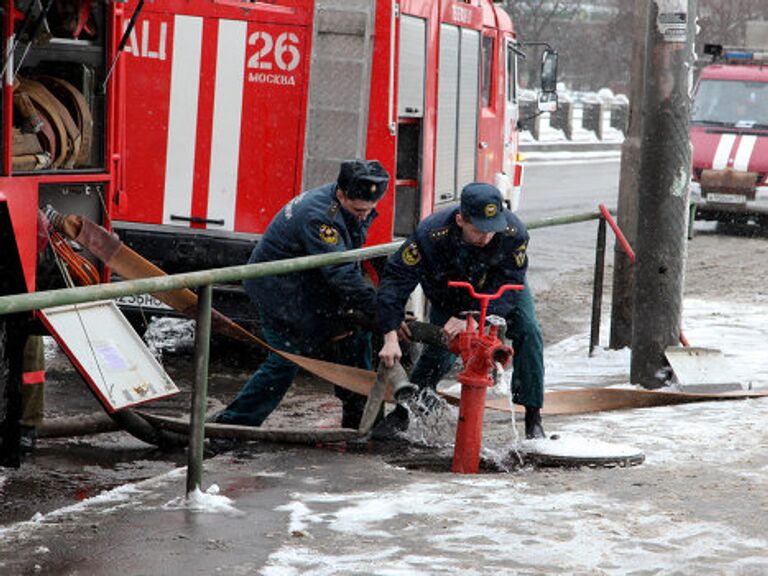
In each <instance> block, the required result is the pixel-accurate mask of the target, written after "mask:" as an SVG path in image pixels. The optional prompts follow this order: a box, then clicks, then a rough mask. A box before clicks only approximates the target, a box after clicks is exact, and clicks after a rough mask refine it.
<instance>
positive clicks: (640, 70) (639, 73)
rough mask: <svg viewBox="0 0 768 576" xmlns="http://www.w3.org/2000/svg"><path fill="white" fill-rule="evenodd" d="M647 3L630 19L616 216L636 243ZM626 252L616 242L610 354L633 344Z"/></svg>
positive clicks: (642, 0)
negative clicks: (625, 119) (625, 113)
mask: <svg viewBox="0 0 768 576" xmlns="http://www.w3.org/2000/svg"><path fill="white" fill-rule="evenodd" d="M648 2H649V0H635V9H634V14H633V15H632V18H633V20H634V23H635V26H634V30H635V37H634V40H633V42H632V64H631V85H630V92H629V123H628V125H627V134H626V137H625V138H624V143H623V144H622V145H621V175H620V177H619V200H618V204H617V206H616V215H617V219H618V221H619V222H620V223H621V228H622V230H623V231H624V234H625V236H626V237H627V240H629V243H630V244H631V245H635V243H636V240H637V202H638V184H639V172H640V136H641V130H642V117H643V115H642V103H643V91H644V89H645V66H644V63H645V23H646V21H647V20H648V16H647V14H648ZM634 270H635V269H634V266H632V263H631V262H630V261H629V259H628V257H627V254H626V252H625V251H624V250H623V249H622V247H621V246H620V245H619V243H618V242H617V243H616V244H615V246H614V250H613V291H612V296H611V335H610V340H609V347H610V348H611V349H612V350H619V349H621V348H626V347H628V346H629V345H630V344H631V343H632V307H633V305H634V303H633V299H634V286H635V271H634Z"/></svg>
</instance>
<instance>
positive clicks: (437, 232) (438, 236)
mask: <svg viewBox="0 0 768 576" xmlns="http://www.w3.org/2000/svg"><path fill="white" fill-rule="evenodd" d="M450 231H451V227H450V226H443V227H442V228H435V229H434V230H432V231H431V232H430V233H429V239H430V240H433V241H435V240H442V239H444V238H447V237H448V233H449V232H450Z"/></svg>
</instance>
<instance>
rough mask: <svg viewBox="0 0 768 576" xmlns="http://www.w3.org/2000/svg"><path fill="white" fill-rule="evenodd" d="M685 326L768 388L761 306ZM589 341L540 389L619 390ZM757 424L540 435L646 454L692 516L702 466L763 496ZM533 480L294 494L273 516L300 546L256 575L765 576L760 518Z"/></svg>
mask: <svg viewBox="0 0 768 576" xmlns="http://www.w3.org/2000/svg"><path fill="white" fill-rule="evenodd" d="M684 318H685V326H686V333H687V335H688V338H689V339H690V340H691V342H692V343H694V344H695V345H697V346H706V347H716V348H720V349H721V350H723V352H724V354H725V355H726V357H728V358H729V359H730V360H731V361H732V364H733V366H734V368H735V370H736V371H737V373H738V375H739V377H740V378H741V379H742V380H743V381H744V382H745V383H746V382H751V384H752V386H753V387H754V388H756V389H759V388H768V358H767V357H766V354H765V347H764V345H763V343H764V342H765V341H766V336H768V307H766V306H754V307H750V306H744V305H735V304H730V303H728V302H705V301H699V300H688V301H686V302H685V312H684ZM587 343H588V336H587V335H586V334H581V335H579V336H577V337H574V338H569V339H567V340H565V341H563V342H560V343H558V344H557V345H555V346H552V347H550V348H549V349H548V350H547V358H548V362H547V370H548V382H553V381H554V382H558V381H560V382H563V383H568V384H569V385H573V384H574V383H578V384H582V385H586V384H588V383H592V384H594V383H595V382H596V381H599V380H602V379H604V380H607V381H608V382H613V381H616V380H617V379H623V381H624V382H625V385H626V380H627V372H628V366H629V352H628V351H627V350H621V351H617V352H610V351H598V352H599V353H598V354H596V355H595V356H594V357H593V358H588V357H587ZM766 421H768V399H761V400H747V401H732V402H710V403H700V404H688V405H683V406H669V407H662V408H649V409H641V410H632V411H620V412H609V413H601V414H591V415H586V416H579V417H571V418H567V419H563V420H559V421H558V425H557V427H556V429H555V428H552V427H549V428H548V432H549V433H552V432H557V433H559V434H560V435H561V436H562V437H563V438H586V439H588V438H590V437H591V438H603V439H605V440H609V441H610V442H611V443H617V444H620V443H626V444H630V445H634V446H637V447H639V448H640V449H641V450H642V451H643V452H644V453H645V454H646V461H645V464H643V466H642V467H641V468H643V469H644V472H645V473H647V474H650V475H651V477H653V478H664V477H667V476H670V475H673V476H676V477H678V478H680V479H682V487H681V488H671V489H670V491H671V492H675V490H676V489H679V490H680V491H681V492H682V494H681V495H676V496H675V498H677V499H678V500H684V499H685V498H686V497H688V496H692V497H693V500H694V502H693V504H692V505H693V507H694V509H695V508H696V502H695V499H696V496H695V495H693V494H686V487H687V485H686V481H685V478H696V476H697V474H698V473H699V471H700V470H701V468H702V467H717V469H723V475H724V476H728V475H733V476H735V477H736V478H737V480H738V479H739V478H740V479H741V481H742V482H743V483H744V484H743V485H744V489H745V490H749V491H757V492H759V493H764V491H765V489H766V488H768V480H767V478H768V463H766V462H767V461H766V458H765V452H766V448H765V439H766V435H765V433H764V427H765V426H764V423H765V422H766ZM545 425H546V422H545ZM582 447H583V446H582ZM598 448H599V446H598ZM745 462H746V463H747V464H746V466H745V464H744V463H745ZM607 473H611V474H616V475H619V474H621V471H619V470H615V471H607ZM523 478H525V479H524V480H523ZM536 480H537V478H531V477H530V476H529V475H526V476H523V477H521V475H519V474H514V473H513V474H509V475H496V476H487V475H481V476H465V477H462V476H455V475H443V476H439V477H437V478H432V479H427V478H421V479H420V480H418V481H414V482H410V483H408V484H406V485H403V486H393V489H392V490H391V491H388V492H386V493H382V492H381V491H367V490H358V491H354V492H351V493H349V492H347V493H326V492H316V491H311V490H310V491H306V492H296V493H294V494H292V495H291V501H290V502H289V503H287V504H285V505H284V506H282V507H281V508H280V509H282V510H284V511H287V512H288V513H289V514H290V519H289V521H288V523H287V526H286V529H287V530H289V531H297V530H298V531H300V532H301V533H302V534H303V535H306V536H307V537H308V538H306V539H303V540H302V543H303V545H301V546H297V545H295V544H291V545H287V546H284V547H283V548H281V549H280V550H278V551H277V552H276V553H274V554H273V555H272V556H271V558H270V561H269V564H268V565H267V566H266V567H265V568H264V569H263V570H262V574H264V575H266V576H284V575H285V576H287V575H294V574H313V575H323V574H339V573H350V574H351V573H360V571H362V572H363V573H365V572H367V573H376V574H392V575H395V574H397V575H408V574H438V573H455V572H459V571H461V572H462V573H466V574H488V573H499V574H516V573H554V572H552V570H553V569H554V568H555V567H556V568H557V569H556V573H568V574H574V573H575V574H628V573H630V572H631V573H634V574H668V573H677V574H695V573H707V574H712V573H714V574H764V573H766V571H768V553H766V549H767V547H768V539H767V538H768V532H767V531H766V528H768V526H766V521H765V520H763V523H762V526H760V525H758V526H754V529H753V530H749V531H746V532H745V531H744V530H740V529H738V528H736V527H734V526H733V525H730V524H728V523H726V522H724V521H723V522H720V521H718V520H717V519H716V518H715V519H713V518H712V516H711V514H702V515H699V514H697V513H695V512H690V511H686V506H691V504H690V503H687V502H677V503H678V505H679V508H675V507H672V506H670V505H668V502H667V499H666V498H665V497H659V498H658V499H657V498H654V494H653V491H649V492H648V493H644V490H642V489H641V490H638V491H637V492H638V493H639V496H638V497H636V498H630V499H628V498H627V497H626V496H625V495H624V496H622V497H619V496H618V495H614V494H611V493H610V492H607V491H606V490H605V489H604V487H603V486H602V484H601V482H599V481H598V482H594V483H592V484H591V485H589V484H588V485H587V487H584V486H581V487H579V488H577V489H573V490H571V489H568V488H566V489H565V490H562V487H559V490H548V489H546V488H544V487H542V486H538V485H537V484H536ZM691 482H693V481H691ZM639 485H641V483H638V486H639ZM691 490H695V488H693V487H691ZM726 500H727V496H726ZM673 501H676V500H673ZM766 512H768V511H766ZM762 517H763V518H765V515H763V516H762ZM329 533H330V535H329ZM321 534H322V536H320V535H321ZM352 542H355V544H352ZM361 542H362V543H363V544H362V545H361V544H360V543H361ZM361 548H365V550H366V552H365V553H361Z"/></svg>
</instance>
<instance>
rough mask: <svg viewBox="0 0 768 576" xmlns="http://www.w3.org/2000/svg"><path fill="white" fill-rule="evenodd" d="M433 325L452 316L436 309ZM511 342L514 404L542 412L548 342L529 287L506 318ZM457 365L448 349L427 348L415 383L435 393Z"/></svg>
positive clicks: (416, 370)
mask: <svg viewBox="0 0 768 576" xmlns="http://www.w3.org/2000/svg"><path fill="white" fill-rule="evenodd" d="M431 308H432V309H431V312H430V315H429V321H430V322H431V323H432V324H436V325H438V326H443V325H444V324H445V323H446V322H447V321H448V319H449V318H450V317H451V315H450V314H449V313H448V312H446V311H445V310H441V309H440V308H438V307H437V306H434V305H432V307H431ZM505 320H506V321H507V333H506V334H507V338H509V339H510V340H511V341H512V347H513V348H514V351H515V354H514V356H513V357H512V368H513V372H512V401H513V402H514V403H515V404H522V405H523V406H530V407H531V408H541V407H542V406H543V404H544V341H543V339H542V337H541V329H540V327H539V322H538V320H537V319H536V310H535V307H534V302H533V295H532V294H531V291H530V288H528V286H527V285H526V287H525V289H524V290H522V291H520V292H518V293H516V295H515V307H514V309H513V310H512V312H511V313H510V314H509V315H508V316H507V317H506V318H505ZM455 361H456V355H455V354H452V353H451V352H450V351H449V350H448V349H447V348H443V347H439V346H429V345H428V346H425V347H424V351H423V352H422V354H421V356H420V357H419V359H418V360H417V361H416V365H415V366H414V367H413V370H412V372H411V382H413V383H414V384H416V385H417V386H419V387H420V388H424V387H429V388H432V389H434V388H435V387H436V386H437V383H438V382H439V381H440V379H441V378H442V377H443V376H445V375H446V374H447V373H448V371H449V370H450V369H451V367H452V366H453V364H454V362H455Z"/></svg>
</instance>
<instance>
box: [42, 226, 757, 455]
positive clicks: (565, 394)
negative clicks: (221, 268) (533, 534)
mask: <svg viewBox="0 0 768 576" xmlns="http://www.w3.org/2000/svg"><path fill="white" fill-rule="evenodd" d="M50 218H51V221H52V224H53V225H54V228H55V229H56V230H57V231H59V232H61V233H62V234H63V235H64V236H65V237H67V238H69V239H71V240H74V241H76V242H77V243H79V244H80V245H82V246H84V247H85V248H87V249H88V250H89V251H90V252H91V253H92V254H93V255H94V256H96V257H97V258H98V259H99V260H101V261H102V262H103V263H104V264H105V265H107V266H108V267H110V268H111V269H112V270H113V271H115V272H117V273H118V274H119V275H120V276H121V277H123V278H125V279H128V280H130V279H138V278H146V277H154V276H161V275H165V273H164V272H163V271H162V270H160V269H159V268H158V267H156V266H155V265H153V264H151V263H150V262H148V261H147V260H145V259H144V258H142V257H141V256H140V255H138V254H137V253H135V252H134V251H133V250H131V249H130V248H128V247H127V246H125V245H124V244H123V243H122V242H121V241H120V240H119V239H118V238H117V236H115V235H113V234H110V233H109V232H107V231H106V230H105V229H104V228H102V227H100V226H98V225H96V224H95V223H93V222H91V221H90V220H88V219H86V218H82V217H80V216H76V215H68V216H64V215H61V214H56V213H51V214H50ZM154 295H155V296H156V297H157V298H158V299H159V300H161V301H163V302H165V303H166V304H168V305H169V306H171V307H172V308H173V309H175V310H177V311H178V312H180V313H181V314H183V315H185V316H188V317H194V315H195V313H196V309H197V296H196V294H195V293H194V292H192V291H191V290H189V289H181V290H174V291H170V292H163V293H157V294H154ZM212 327H213V329H214V331H216V332H218V333H219V334H223V335H225V336H229V337H231V338H234V339H236V340H238V341H242V342H246V343H250V344H255V345H259V346H261V347H264V348H266V349H268V350H271V351H274V352H275V353H277V354H279V355H281V356H282V357H284V358H286V359H288V360H290V361H292V362H294V363H295V364H297V365H298V366H300V367H302V368H304V369H305V370H307V371H308V372H310V373H312V374H314V375H316V376H319V377H320V378H322V379H324V380H326V381H328V382H331V383H333V384H336V385H339V386H342V387H343V388H345V389H347V390H350V391H353V392H357V393H358V394H363V395H369V394H370V393H371V390H372V388H373V387H374V384H377V382H380V381H381V380H382V378H381V377H379V378H377V374H376V373H374V372H371V371H368V370H364V369H362V368H354V367H350V366H344V365H339V364H334V363H331V362H326V361H323V360H316V359H312V358H305V357H302V356H298V355H295V354H289V353H286V352H282V351H279V350H275V349H274V348H272V347H270V346H269V345H268V344H267V343H266V342H264V341H263V340H261V339H260V338H258V337H256V336H254V335H253V334H251V333H250V332H248V331H247V330H245V329H244V328H243V327H241V326H239V325H238V324H236V323H235V322H234V321H232V320H231V319H229V318H227V317H226V316H224V315H223V314H221V313H219V312H217V311H215V310H214V311H212ZM430 333H431V334H432V337H433V338H436V340H435V341H439V336H437V334H438V333H439V328H435V327H433V328H430V329H427V334H430ZM389 384H390V385H389V386H388V388H391V383H389ZM382 394H383V397H384V399H385V400H386V401H391V400H392V393H391V391H390V390H389V389H387V390H385V391H384V392H383V393H382ZM766 395H768V392H765V391H753V390H750V391H745V392H730V393H723V394H694V393H682V392H680V393H675V392H661V391H658V390H634V389H612V388H587V389H578V390H556V391H551V392H547V393H546V394H545V405H544V408H543V410H542V413H544V414H583V413H590V412H599V411H604V410H618V409H628V408H638V407H647V406H662V405H670V404H679V403H687V402H701V401H712V400H732V399H743V398H757V397H763V396H766ZM446 400H447V401H448V402H451V403H458V400H457V399H455V398H453V397H450V396H448V397H446ZM486 407H487V408H491V409H497V410H503V411H508V410H509V409H510V408H509V405H508V403H506V402H505V403H504V404H503V405H502V404H500V403H498V402H496V401H494V400H493V399H491V400H487V401H486ZM121 413H128V414H130V415H129V416H117V420H119V424H120V426H121V427H124V428H125V429H126V430H127V431H128V432H129V433H131V434H133V435H134V436H136V437H138V438H140V439H142V440H144V441H147V442H149V443H151V444H157V445H166V444H173V443H178V442H179V441H180V439H183V436H179V435H178V434H169V433H168V430H170V429H175V430H179V429H180V428H183V426H182V425H181V424H179V422H175V423H168V422H166V425H165V427H166V428H167V429H168V430H163V431H162V432H163V433H164V434H163V433H161V431H160V425H161V424H160V423H159V420H158V419H157V418H158V417H151V416H148V415H145V414H139V413H138V412H131V411H128V410H123V411H121ZM150 418H154V420H153V423H152V424H150V423H149V419H150ZM170 420H173V419H170ZM61 424H62V423H59V426H58V428H59V429H60V430H61V429H63V428H66V427H65V426H62V425H61ZM224 426H226V425H206V434H207V435H213V434H214V433H216V434H219V433H220V434H222V435H225V434H230V433H232V434H240V433H242V434H247V435H248V437H249V438H253V439H256V437H257V436H259V437H263V438H264V439H269V440H274V441H285V442H296V441H297V440H300V439H302V440H304V441H305V442H306V443H310V444H311V443H315V442H317V441H321V440H319V438H322V437H323V435H324V434H325V436H327V437H328V438H331V439H329V440H328V441H337V440H338V439H339V438H341V437H357V436H359V435H361V431H360V430H347V429H327V430H322V431H317V430H307V431H305V432H306V434H304V435H303V436H302V435H301V434H300V435H299V436H298V437H297V435H296V433H295V432H291V431H284V430H266V429H250V430H249V431H248V432H247V433H246V431H245V430H241V431H236V430H231V431H227V430H220V431H215V430H216V427H224ZM174 427H175V428H174ZM241 428H242V427H241ZM209 431H210V432H211V433H210V434H209ZM297 432H301V431H297ZM41 436H45V434H44V433H43V434H41Z"/></svg>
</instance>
